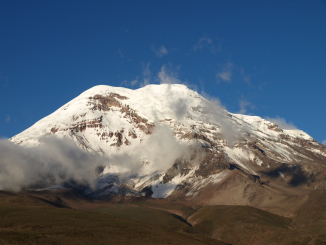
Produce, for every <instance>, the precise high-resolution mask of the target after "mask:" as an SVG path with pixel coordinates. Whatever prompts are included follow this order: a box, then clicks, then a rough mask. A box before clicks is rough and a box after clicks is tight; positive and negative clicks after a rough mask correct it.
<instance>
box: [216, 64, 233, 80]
mask: <svg viewBox="0 0 326 245" xmlns="http://www.w3.org/2000/svg"><path fill="white" fill-rule="evenodd" d="M233 68H234V64H233V63H231V62H228V63H227V64H226V65H225V66H224V67H223V71H221V72H219V73H217V74H216V77H217V78H218V79H219V80H223V81H225V82H231V76H232V70H233Z"/></svg>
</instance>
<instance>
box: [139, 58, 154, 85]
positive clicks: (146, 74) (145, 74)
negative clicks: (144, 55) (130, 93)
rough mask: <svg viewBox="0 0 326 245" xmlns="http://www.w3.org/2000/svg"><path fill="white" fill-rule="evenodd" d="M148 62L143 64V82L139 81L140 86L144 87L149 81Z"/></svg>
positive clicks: (150, 74)
mask: <svg viewBox="0 0 326 245" xmlns="http://www.w3.org/2000/svg"><path fill="white" fill-rule="evenodd" d="M149 67H150V62H148V63H147V65H146V66H145V65H143V82H141V83H140V87H144V86H146V85H148V84H150V83H151V76H152V73H151V70H150V69H149Z"/></svg>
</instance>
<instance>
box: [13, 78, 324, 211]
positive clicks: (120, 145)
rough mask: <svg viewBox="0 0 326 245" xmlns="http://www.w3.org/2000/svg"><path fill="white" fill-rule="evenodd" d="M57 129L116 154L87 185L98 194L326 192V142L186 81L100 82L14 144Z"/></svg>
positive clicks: (191, 197)
mask: <svg viewBox="0 0 326 245" xmlns="http://www.w3.org/2000/svg"><path fill="white" fill-rule="evenodd" d="M52 135H54V136H56V137H59V138H61V139H69V141H71V142H74V144H76V145H77V146H78V147H80V148H82V149H84V150H85V151H87V152H90V153H92V154H100V155H103V156H108V157H109V158H110V161H109V163H108V164H107V163H105V164H103V168H102V172H101V173H100V174H99V180H98V183H97V186H96V188H95V189H92V188H86V189H83V191H84V192H85V193H87V195H90V196H92V197H95V198H102V199H103V198H104V199H105V198H112V197H113V196H116V195H118V196H126V195H136V196H137V195H139V196H141V195H146V196H148V197H153V198H170V199H183V200H188V201H195V202H198V203H200V202H203V203H207V204H224V203H228V204H237V203H241V204H246V205H254V206H255V205H256V206H257V205H258V203H259V201H258V199H259V198H263V199H264V200H265V199H268V198H271V197H274V196H275V198H276V197H277V198H276V199H279V200H283V199H286V198H287V197H288V196H289V195H290V194H289V193H292V195H295V194H298V193H300V194H304V195H305V194H307V193H308V191H309V190H312V189H314V188H325V180H324V177H325V176H326V175H325V162H326V147H325V146H323V145H321V144H319V143H318V142H317V141H315V140H314V139H313V138H312V137H311V136H309V135H308V134H306V133H305V132H303V131H301V130H284V129H281V128H279V127H278V126H277V125H276V124H274V123H272V122H269V121H267V120H265V119H262V118H260V117H258V116H247V115H241V114H233V113H230V112H228V111H227V110H225V109H224V108H223V107H221V106H220V105H219V103H218V102H217V101H209V100H207V99H205V98H203V97H202V96H201V95H199V94H198V93H197V92H195V91H192V90H190V89H188V88H187V87H186V86H185V85H179V84H162V85H148V86H146V87H143V88H140V89H137V90H130V89H126V88H115V87H110V86H105V85H99V86H95V87H93V88H91V89H89V90H87V91H85V92H83V93H82V94H81V95H79V96H77V97H76V98H75V99H73V100H71V101H70V102H68V103H67V104H65V105H63V106H62V107H60V108H59V109H58V110H56V111H55V112H53V113H52V114H50V115H49V116H48V117H45V118H44V119H41V120H40V121H38V122H37V123H35V124H34V125H33V126H32V127H30V128H28V129H27V130H25V131H23V132H22V133H20V134H18V135H16V136H14V137H12V138H11V139H10V140H11V141H12V142H14V143H15V144H20V145H22V146H30V147H34V146H37V145H39V144H40V143H41V142H42V138H44V137H49V136H52ZM122 156H123V157H122ZM223 183H224V184H225V183H228V184H227V186H228V187H223ZM71 187H74V188H77V187H76V186H75V185H74V184H72V183H70V184H69V188H71ZM215 188H216V191H215V192H214V193H212V191H211V190H212V189H215ZM230 190H233V192H234V193H233V195H231V197H230V196H229V197H228V196H227V193H228V192H230ZM238 192H239V193H238ZM208 193H210V194H208ZM216 193H219V196H225V195H226V196H225V198H224V200H222V199H221V198H219V197H218V196H216V195H217V194H216ZM230 193H232V191H231V192H230ZM254 193H261V194H254ZM282 198H283V199H282ZM214 200H215V201H214ZM259 205H260V204H259ZM259 207H260V208H261V206H259Z"/></svg>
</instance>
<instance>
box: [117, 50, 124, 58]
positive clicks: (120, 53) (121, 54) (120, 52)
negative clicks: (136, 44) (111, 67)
mask: <svg viewBox="0 0 326 245" xmlns="http://www.w3.org/2000/svg"><path fill="white" fill-rule="evenodd" d="M118 54H119V55H120V57H121V58H124V55H123V53H122V51H121V49H119V50H118Z"/></svg>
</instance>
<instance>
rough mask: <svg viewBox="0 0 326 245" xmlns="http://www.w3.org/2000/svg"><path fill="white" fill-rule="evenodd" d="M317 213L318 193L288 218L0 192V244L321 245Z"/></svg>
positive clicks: (320, 210)
mask: <svg viewBox="0 0 326 245" xmlns="http://www.w3.org/2000/svg"><path fill="white" fill-rule="evenodd" d="M64 205H66V206H67V205H68V206H70V208H59V207H63V206H64ZM75 209H78V210H75ZM325 210H326V192H325V191H321V190H316V191H314V192H312V193H311V194H310V196H309V198H308V200H307V201H306V202H305V203H304V205H302V206H301V208H300V209H299V211H298V212H297V214H296V217H295V218H293V219H292V220H291V219H289V218H285V217H282V216H278V215H275V214H272V213H269V212H266V211H262V210H260V209H257V208H253V207H249V206H223V205H219V206H205V207H201V206H198V205H193V204H191V203H188V202H171V201H168V200H164V199H163V200H160V199H146V198H140V199H129V200H124V201H121V200H120V201H119V202H118V203H109V202H104V201H98V200H88V199H83V197H82V196H79V195H77V196H74V195H72V194H71V193H64V192H45V193H41V192H37V193H36V192H34V193H33V192H29V193H20V194H12V193H8V192H2V191H0V244H154V243H155V244H224V243H223V242H220V241H224V242H227V243H230V244H302V245H303V244H325V242H326V211H325ZM213 238H215V239H213Z"/></svg>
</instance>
